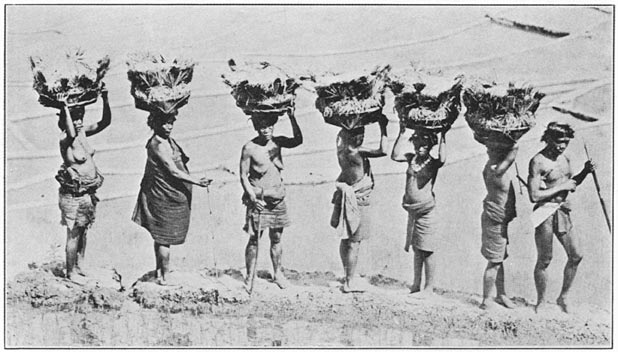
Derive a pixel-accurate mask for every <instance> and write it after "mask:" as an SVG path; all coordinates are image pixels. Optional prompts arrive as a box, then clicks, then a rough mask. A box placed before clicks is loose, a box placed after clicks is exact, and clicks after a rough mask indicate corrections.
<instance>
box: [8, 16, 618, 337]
mask: <svg viewBox="0 0 618 352" xmlns="http://www.w3.org/2000/svg"><path fill="white" fill-rule="evenodd" d="M610 10H611V9H610ZM485 14H491V15H492V16H493V17H506V18H511V19H512V20H517V21H520V22H522V23H528V22H529V23H530V24H534V25H537V26H545V27H547V28H549V29H552V30H554V31H561V32H562V31H568V32H570V33H571V34H570V35H569V36H566V37H563V38H559V39H556V38H553V37H548V36H543V35H539V34H538V33H530V32H526V31H522V30H516V29H513V28H509V27H505V26H501V25H497V24H494V23H491V22H490V21H489V20H488V19H487V18H485V17H484V16H485ZM169 18H175V19H180V18H182V19H183V21H178V22H177V23H176V25H175V26H173V28H171V27H169V26H164V25H161V24H162V23H167V22H166V21H168V19H169ZM273 19H276V21H273ZM230 28H233V30H230ZM138 32H139V33H146V34H144V35H136V34H135V33H138ZM264 38H268V40H264ZM481 38H482V40H481ZM612 43H613V22H612V15H611V14H607V13H605V12H602V11H598V10H595V9H591V8H587V7H578V8H568V7H560V8H558V7H555V8H554V7H542V8H530V7H527V8H510V7H478V6H477V7H397V8H393V7H373V8H370V7H361V8H349V7H347V8H344V7H330V8H321V7H287V8H281V7H253V8H248V7H242V6H239V7H234V8H229V7H174V8H165V7H157V6H150V7H147V6H146V7H136V8H126V7H114V6H100V7H97V11H96V12H94V11H92V8H91V7H62V6H57V7H37V6H31V7H9V8H8V9H7V38H6V52H7V55H6V67H7V70H6V81H7V82H6V83H7V86H6V115H7V116H6V118H7V121H6V165H5V166H6V169H5V170H6V175H5V181H6V204H7V208H6V210H5V211H6V212H5V257H4V258H5V260H4V264H5V274H6V276H5V280H6V291H7V296H6V303H7V305H6V326H5V331H6V336H7V340H6V342H7V346H99V345H100V346H164V345H189V346H222V347H224V346H238V347H242V346H278V345H281V346H334V347H341V346H559V347H565V346H603V347H607V346H608V345H610V344H611V342H612V335H611V328H612V324H613V321H612V320H611V311H612V308H613V301H612V297H613V294H612V293H613V287H612V280H613V271H612V270H613V263H612V253H613V241H612V236H610V234H609V232H608V230H607V227H606V225H605V220H604V219H603V215H602V213H601V210H600V205H599V199H598V196H597V194H596V191H595V187H594V184H593V183H592V180H591V179H589V180H587V181H586V182H584V183H583V184H582V185H581V186H580V187H579V188H578V191H577V192H575V193H573V194H572V195H571V196H570V197H571V200H572V201H573V204H574V210H573V221H574V223H575V229H576V230H577V231H578V233H580V235H581V237H582V252H583V254H584V260H583V262H582V264H581V265H580V269H579V272H578V277H577V279H576V281H575V284H574V287H573V289H572V294H571V297H572V299H573V302H574V305H575V307H576V311H575V313H574V314H571V315H565V314H563V313H561V312H560V311H559V310H558V308H557V307H556V306H555V305H550V307H549V311H548V312H546V314H544V315H535V314H534V313H533V311H532V308H531V306H530V305H531V304H534V303H535V300H536V298H535V297H536V295H535V290H534V282H533V277H532V271H533V267H534V263H535V260H536V251H535V245H534V234H533V229H532V225H531V224H530V220H529V218H530V213H531V208H532V205H531V204H530V202H529V200H528V196H527V194H526V191H525V189H524V190H522V191H521V192H518V194H517V207H518V209H517V210H518V214H519V216H518V217H517V218H516V219H515V221H514V222H513V223H512V225H511V227H510V230H511V232H512V235H511V238H510V239H511V243H510V245H509V253H510V258H509V259H508V260H507V262H506V263H505V267H506V284H507V292H509V294H510V295H511V296H512V297H514V298H515V300H516V302H517V304H518V309H516V310H514V311H507V310H502V309H501V310H498V311H496V312H491V313H488V312H483V311H480V310H479V309H478V304H479V293H480V292H481V275H482V272H483V268H484V266H485V261H484V259H483V258H482V256H481V255H480V253H479V247H480V212H481V201H482V199H483V197H484V187H483V183H482V178H481V170H482V167H483V164H484V162H485V160H486V155H485V151H484V148H483V147H482V146H481V145H480V144H478V143H476V142H475V141H474V140H473V138H472V133H471V132H470V130H469V128H468V127H467V125H466V123H465V121H464V120H463V119H459V120H458V121H456V122H455V125H454V126H453V129H452V130H451V131H450V132H449V134H448V161H447V164H446V165H445V167H444V168H443V169H442V170H441V172H440V176H439V177H438V180H437V183H436V186H435V192H436V197H437V202H438V207H437V208H436V211H437V213H438V216H439V217H440V218H441V219H448V221H441V222H440V223H439V225H438V233H440V234H441V236H442V245H443V246H442V247H441V250H440V251H439V252H436V255H438V256H437V259H438V275H437V282H436V284H437V286H438V287H439V288H440V290H439V295H438V297H437V298H436V299H435V300H419V299H414V298H413V297H411V296H410V295H409V294H408V293H407V288H406V285H408V283H409V282H410V281H411V279H412V277H411V276H412V257H411V255H410V254H409V253H405V252H404V251H403V244H404V238H405V223H406V214H405V212H404V211H403V210H402V209H401V206H400V199H401V196H402V192H403V189H404V182H405V176H404V172H405V167H404V165H401V164H398V163H394V162H392V161H391V160H389V159H388V158H382V159H379V160H375V161H373V162H372V166H373V170H374V172H375V174H376V188H375V191H374V193H373V195H372V197H373V198H372V201H373V203H374V210H375V215H376V219H378V220H377V221H376V222H375V233H374V235H373V237H372V238H371V239H370V240H368V241H366V243H364V245H363V247H362V248H361V263H360V264H359V266H360V267H359V271H360V272H361V273H362V275H364V276H365V278H366V279H367V280H368V281H370V282H371V283H372V285H373V287H372V290H371V292H368V293H366V294H353V295H344V294H342V293H341V292H340V291H339V283H338V280H339V278H340V276H341V275H342V269H341V263H340V261H339V258H338V250H337V248H338V242H339V239H338V238H337V237H336V236H335V235H334V234H333V231H332V229H331V228H330V227H329V225H328V219H329V216H330V211H331V208H330V199H331V195H332V191H333V189H334V185H333V180H334V179H335V178H336V176H337V173H338V166H337V163H336V157H335V154H334V148H335V145H334V143H335V135H336V133H337V130H336V129H335V128H334V127H332V126H329V125H326V124H325V123H323V120H322V118H321V116H320V115H319V113H318V112H317V110H316V109H315V108H314V105H313V104H314V99H315V95H314V94H313V93H311V92H308V91H304V90H301V91H299V95H298V99H297V103H296V105H297V115H298V118H299V124H300V125H301V128H302V129H303V133H304V137H305V142H304V144H303V145H301V146H300V147H298V148H296V149H294V150H291V151H285V152H284V161H285V163H286V168H285V171H284V174H283V177H284V180H285V182H286V185H287V186H286V187H287V191H288V199H289V203H288V205H289V209H290V217H291V218H292V221H293V225H292V226H291V227H290V228H288V229H286V230H285V233H284V236H283V240H282V243H283V247H284V258H283V263H284V266H285V267H286V268H287V274H288V276H289V277H290V279H291V281H292V283H293V284H294V286H293V287H292V288H290V289H289V290H286V291H285V292H284V291H280V290H278V289H275V288H274V287H273V285H272V284H270V283H269V282H268V279H267V277H268V274H267V272H266V271H264V270H265V269H267V268H270V263H269V258H268V246H267V241H264V242H263V243H264V244H263V245H262V244H261V246H260V255H259V263H258V265H259V269H260V276H261V277H262V279H261V280H260V281H259V284H258V286H257V290H256V292H255V294H254V295H253V296H252V297H248V296H247V295H246V293H244V291H243V290H242V288H241V287H240V278H241V272H242V271H243V270H244V269H243V267H244V258H243V252H244V246H245V244H246V240H247V237H246V234H245V233H243V232H242V231H241V228H242V222H243V216H244V208H243V207H242V205H241V203H240V196H241V193H242V191H241V187H240V185H239V183H238V175H237V174H236V170H237V168H238V166H237V163H238V158H239V152H240V148H241V146H242V144H243V143H244V142H245V141H246V140H248V139H250V138H251V137H252V136H253V135H254V131H253V130H252V129H251V127H250V124H249V123H247V121H246V116H244V115H243V114H242V112H240V110H239V109H237V108H236V107H235V105H234V102H233V99H232V98H231V96H230V95H229V91H228V89H227V87H225V86H224V85H223V83H221V80H220V74H221V73H223V72H226V70H227V69H228V68H227V66H226V61H227V59H229V58H231V57H233V58H235V59H237V60H239V61H242V60H267V61H271V62H277V63H279V64H282V65H286V66H288V67H292V68H297V69H313V70H316V71H319V70H321V69H323V68H325V67H333V68H345V69H359V68H365V67H372V66H373V65H375V64H376V63H390V64H392V65H393V66H394V67H397V66H399V67H401V66H403V65H407V64H408V63H409V62H410V61H411V60H415V61H419V62H421V63H422V64H424V65H428V66H433V67H437V68H441V69H442V70H443V71H444V72H445V73H446V74H453V75H455V74H459V73H462V72H465V73H467V74H472V75H483V76H486V77H492V78H495V79H496V80H498V81H506V80H515V81H526V82H530V83H532V84H535V85H537V86H538V87H539V88H540V89H541V90H543V91H544V92H546V93H547V97H546V98H545V99H544V100H543V103H542V104H541V107H540V108H539V111H538V113H537V118H538V124H537V127H535V128H534V129H532V130H531V131H530V132H529V133H528V134H527V135H525V136H524V137H523V138H522V140H521V142H520V151H519V154H518V156H517V163H518V166H519V170H520V173H521V174H522V176H523V177H524V178H525V174H526V173H527V163H528V161H529V159H530V158H531V157H532V156H533V155H534V153H536V152H537V151H538V150H539V149H540V148H541V147H542V143H540V142H539V138H540V135H541V133H542V131H543V127H544V126H545V125H546V124H547V123H548V122H549V121H560V122H568V123H571V124H572V126H573V127H574V128H575V130H576V138H575V139H574V140H573V142H572V143H571V146H570V148H569V149H570V153H571V157H572V161H573V163H574V164H575V165H576V168H579V167H580V166H581V165H582V164H583V162H584V160H585V154H584V152H583V142H584V140H585V141H586V142H587V144H588V148H589V150H590V154H591V155H592V157H593V158H594V159H595V160H596V162H597V163H598V165H599V168H598V172H597V173H598V177H599V182H600V186H601V195H602V196H603V197H604V199H605V201H606V203H607V205H608V207H609V210H610V213H611V212H612V208H613V204H612V200H613V199H612V195H613V188H612V187H613V173H612V165H613V160H612V153H610V152H609V150H611V148H612V145H613V144H612V140H613V115H612V111H613V105H612V104H613V101H612V91H613V85H612V84H613V83H612V82H611V81H609V82H608V83H607V84H604V85H599V82H601V83H603V82H604V81H607V80H608V78H609V79H611V77H612V70H613V52H612V50H611V48H612V47H613V46H612ZM63 45H81V46H84V47H86V49H92V50H96V51H97V52H103V53H108V54H110V55H111V57H112V69H111V70H110V72H109V74H108V76H107V77H106V84H107V86H108V88H109V90H110V101H111V103H112V111H113V116H114V118H113V123H112V125H111V126H110V127H109V128H108V129H107V130H106V131H105V133H101V134H99V135H97V136H94V137H93V138H92V142H91V143H92V145H93V147H95V148H96V149H97V154H96V157H95V159H96V162H97V165H98V166H99V168H100V169H101V170H102V172H103V173H104V175H105V177H106V180H105V184H104V186H103V187H102V188H101V190H100V192H98V193H99V196H100V198H101V199H102V202H101V203H100V204H99V206H98V209H97V221H96V223H95V224H94V226H93V227H92V229H91V230H90V232H89V242H88V254H87V262H86V263H87V264H88V266H89V270H90V271H91V272H92V273H93V277H94V278H95V279H94V280H92V281H91V282H90V283H89V284H88V285H86V286H75V285H73V284H71V283H68V282H66V281H65V280H63V279H62V278H61V277H60V276H61V272H62V265H61V262H62V257H63V255H64V254H63V252H64V241H65V230H64V228H62V227H61V226H60V225H59V223H58V220H59V211H58V209H57V183H56V181H55V180H54V179H53V175H54V174H55V171H56V170H57V167H58V165H59V164H60V162H61V160H60V157H59V155H58V151H57V137H58V136H57V133H56V118H55V115H54V111H52V110H51V109H45V108H43V107H41V106H40V105H38V104H37V103H36V94H35V93H34V91H33V90H32V88H31V85H32V81H31V73H30V71H29V67H28V65H27V57H28V55H32V54H36V53H38V52H45V51H47V50H56V48H58V47H61V46H63ZM140 48H149V49H153V48H155V49H157V50H163V51H171V52H180V51H184V52H186V53H187V54H188V55H190V56H192V57H194V58H196V59H198V61H199V65H198V66H197V68H196V72H195V76H194V81H193V83H192V88H193V89H194V93H193V95H192V97H191V101H190V103H189V104H188V105H187V106H186V107H184V108H183V109H182V111H181V116H180V118H179V120H178V122H177V123H176V125H175V130H174V136H175V137H176V139H177V140H178V141H179V143H180V144H181V145H182V146H183V149H184V150H185V151H186V152H187V153H188V155H189V156H190V157H191V158H192V160H191V163H190V164H189V167H190V169H191V170H192V171H193V172H195V173H200V174H201V173H203V172H204V171H206V172H207V173H208V176H209V177H211V178H214V179H215V183H214V184H213V186H212V187H211V189H210V192H209V193H206V192H203V191H202V190H196V191H195V192H194V193H195V194H194V204H193V212H192V220H191V221H192V222H191V228H190V232H189V234H188V237H187V242H186V243H185V244H184V245H183V246H177V247H174V248H173V250H172V258H171V261H172V266H173V267H174V268H176V270H177V273H178V274H179V275H180V277H181V279H182V278H184V283H183V286H182V287H181V288H178V287H177V288H170V289H165V290H160V289H158V287H156V286H154V284H152V283H151V282H148V279H147V277H146V278H145V279H146V280H145V281H146V282H139V283H138V284H136V285H135V286H132V285H133V283H134V282H138V280H139V279H140V278H144V275H145V274H146V273H148V272H149V271H150V270H152V268H153V266H154V255H153V251H152V239H151V238H150V236H149V235H148V234H147V233H146V232H145V231H144V230H143V229H141V228H139V227H138V226H136V225H135V224H133V223H132V222H131V221H130V214H131V213H132V210H133V206H134V204H135V203H134V202H135V195H136V193H137V191H138V188H139V182H140V178H141V173H142V172H143V165H144V160H145V159H144V158H145V150H144V144H145V142H146V140H147V139H148V137H149V135H150V133H151V132H150V131H149V130H148V128H147V127H146V125H145V116H146V113H144V112H141V111H138V110H136V109H135V108H134V106H133V102H132V100H131V97H130V95H129V84H128V81H127V79H126V72H125V67H124V55H125V54H126V53H128V52H130V51H133V50H137V49H140ZM392 100H393V97H392V96H390V95H387V96H386V101H387V105H386V106H385V109H384V111H385V113H386V114H387V116H388V117H389V118H390V119H391V121H392V122H393V123H391V124H390V125H389V136H390V137H391V138H390V142H391V143H392V142H393V139H394V136H395V135H396V133H397V123H396V116H395V114H393V113H392ZM554 104H560V106H563V107H565V108H568V109H572V110H574V111H579V112H582V113H585V114H586V115H590V116H594V117H595V118H596V119H597V121H596V122H585V121H581V120H578V119H575V118H573V117H572V116H571V115H568V114H563V113H560V112H558V111H556V110H554V109H553V108H552V105H554ZM99 114H100V103H97V104H95V105H93V106H89V107H88V108H87V119H92V120H94V119H95V118H97V117H98V116H99ZM50 131H54V132H52V133H50ZM276 132H277V133H281V134H289V133H290V128H289V123H288V121H286V120H285V119H282V120H281V122H280V123H279V124H278V125H277V130H276ZM377 137H378V129H377V127H376V126H372V127H369V128H368V130H367V138H366V140H367V142H368V144H369V145H372V144H373V145H375V143H376V142H377ZM211 211H212V214H211ZM565 260H566V258H565V255H564V253H563V251H562V249H561V248H560V247H559V245H558V244H557V242H556V245H555V248H554V259H553V262H552V264H551V265H550V267H549V269H548V270H549V271H548V273H549V276H550V282H549V284H548V299H555V297H556V296H557V295H558V292H559V290H560V285H561V277H562V270H563V266H564V263H565ZM205 268H208V269H205ZM215 268H216V269H218V270H219V271H221V273H220V274H221V275H220V276H219V277H218V278H217V277H216V276H215V277H214V278H213V273H214V270H215ZM117 274H120V276H121V280H120V282H118V281H117V280H115V278H116V279H118V277H117V276H115V275H117ZM192 282H198V283H199V284H198V285H197V286H196V285H194V284H192ZM121 284H122V287H124V289H125V290H124V291H122V292H120V291H119V290H120V288H121V287H120V286H121Z"/></svg>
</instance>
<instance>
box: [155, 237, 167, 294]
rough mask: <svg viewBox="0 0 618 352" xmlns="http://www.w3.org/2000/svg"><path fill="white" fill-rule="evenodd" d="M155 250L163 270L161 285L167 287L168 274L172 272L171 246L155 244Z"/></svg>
mask: <svg viewBox="0 0 618 352" xmlns="http://www.w3.org/2000/svg"><path fill="white" fill-rule="evenodd" d="M155 248H156V252H157V257H158V263H159V265H160V270H161V276H160V278H159V284H161V285H166V284H167V279H168V274H169V272H170V246H169V245H166V244H161V243H155Z"/></svg>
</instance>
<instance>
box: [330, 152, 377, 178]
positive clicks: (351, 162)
mask: <svg viewBox="0 0 618 352" xmlns="http://www.w3.org/2000/svg"><path fill="white" fill-rule="evenodd" d="M337 160H338V162H339V167H340V168H341V173H340V174H339V177H337V181H339V182H344V183H347V184H348V185H353V184H355V183H357V182H358V181H360V180H361V179H362V178H363V177H365V175H371V164H370V163H369V158H367V157H363V156H362V155H361V153H360V152H359V150H358V148H351V147H348V146H338V147H337Z"/></svg>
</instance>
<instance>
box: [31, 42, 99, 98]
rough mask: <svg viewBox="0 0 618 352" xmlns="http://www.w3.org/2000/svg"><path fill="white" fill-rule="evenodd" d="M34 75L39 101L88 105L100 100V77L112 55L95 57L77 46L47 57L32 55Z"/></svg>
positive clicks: (34, 86) (34, 85)
mask: <svg viewBox="0 0 618 352" xmlns="http://www.w3.org/2000/svg"><path fill="white" fill-rule="evenodd" d="M30 66H31V69H32V74H33V76H34V84H33V88H34V90H36V91H37V93H38V94H39V103H41V105H43V106H46V107H53V108H58V109H61V108H62V106H63V104H64V103H63V102H61V100H64V99H66V102H67V104H68V105H87V104H92V103H94V102H96V101H97V97H98V96H99V92H100V90H101V85H102V82H101V79H102V78H103V76H105V73H106V72H107V70H108V69H109V57H108V56H105V57H103V58H101V59H94V58H92V57H89V56H87V55H85V54H84V51H83V50H81V49H75V50H71V51H68V52H66V53H65V54H61V55H50V56H48V57H46V58H45V59H43V58H41V57H39V56H31V57H30Z"/></svg>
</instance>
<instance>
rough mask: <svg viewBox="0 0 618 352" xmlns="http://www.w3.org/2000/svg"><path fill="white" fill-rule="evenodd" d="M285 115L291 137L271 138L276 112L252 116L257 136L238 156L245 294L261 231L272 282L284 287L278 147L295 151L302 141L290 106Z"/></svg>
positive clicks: (284, 216) (283, 221)
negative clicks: (246, 239)
mask: <svg viewBox="0 0 618 352" xmlns="http://www.w3.org/2000/svg"><path fill="white" fill-rule="evenodd" d="M288 116H289V118H290V123H291V124H292V133H293V137H292V138H289V137H284V136H273V129H274V126H275V123H276V122H277V118H278V116H277V114H276V113H274V114H263V113H262V114H253V116H252V118H251V120H252V122H253V127H254V128H255V130H256V132H257V133H258V135H257V137H255V138H253V139H252V140H250V141H249V142H247V143H246V144H245V145H244V147H243V149H242V155H241V157H240V183H241V184H242V187H243V189H244V191H245V192H244V194H243V203H244V204H245V205H246V206H247V215H246V223H245V231H247V233H249V235H250V237H249V242H248V243H247V248H246V249H245V262H246V266H247V277H246V279H245V284H246V286H247V289H248V290H249V292H251V291H252V288H253V279H254V278H255V271H256V265H257V255H258V241H259V238H260V237H261V235H262V231H264V229H269V237H270V258H271V260H272V263H273V282H274V283H275V284H277V285H278V286H279V287H280V288H282V289H283V288H285V287H286V286H287V281H286V279H285V276H284V275H283V273H282V272H281V256H282V248H281V235H282V233H283V228H285V227H288V226H289V225H290V220H289V218H288V214H287V206H286V203H285V188H284V186H283V181H282V179H281V170H282V169H283V160H282V159H281V148H295V147H297V146H299V145H300V144H302V142H303V136H302V133H301V131H300V127H298V123H297V122H296V117H295V116H294V108H293V107H291V108H290V109H289V110H288Z"/></svg>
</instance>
